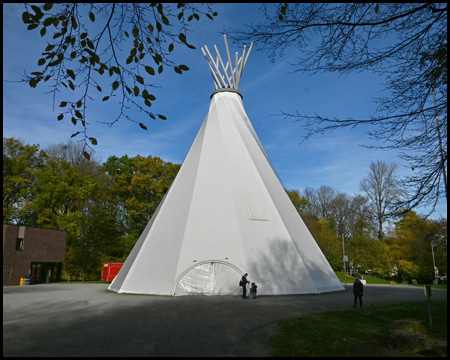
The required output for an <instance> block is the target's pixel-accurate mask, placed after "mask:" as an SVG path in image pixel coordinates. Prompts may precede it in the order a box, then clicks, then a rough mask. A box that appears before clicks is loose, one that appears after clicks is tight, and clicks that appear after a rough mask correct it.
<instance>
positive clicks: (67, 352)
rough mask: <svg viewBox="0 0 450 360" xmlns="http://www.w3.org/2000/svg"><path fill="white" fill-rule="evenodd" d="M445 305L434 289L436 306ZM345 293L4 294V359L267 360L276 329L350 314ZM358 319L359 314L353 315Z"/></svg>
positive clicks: (51, 287)
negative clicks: (229, 359)
mask: <svg viewBox="0 0 450 360" xmlns="http://www.w3.org/2000/svg"><path fill="white" fill-rule="evenodd" d="M436 298H447V291H446V290H435V289H433V296H432V299H436ZM424 299H426V298H425V296H424V291H423V288H421V287H413V286H401V285H395V286H392V285H388V286H386V285H366V286H365V289H364V297H363V301H364V305H369V304H377V303H386V302H400V301H411V300H424ZM352 305H353V296H352V292H351V286H347V290H346V291H340V292H334V293H326V294H320V295H291V296H262V297H258V298H257V299H246V300H244V299H242V298H240V297H237V296H215V297H207V296H189V297H165V296H147V295H128V294H117V293H114V292H110V291H108V290H107V285H103V284H41V285H32V286H21V287H19V286H7V287H3V356H183V357H184V356H269V355H270V353H269V350H268V349H267V348H265V347H264V346H263V345H262V341H264V340H267V339H268V338H269V336H270V335H272V334H273V333H274V331H275V329H276V323H277V322H278V321H279V320H281V319H285V318H290V317H294V316H298V315H302V314H306V313H310V312H324V311H332V310H345V309H348V308H351V306H352ZM354 311H358V309H354Z"/></svg>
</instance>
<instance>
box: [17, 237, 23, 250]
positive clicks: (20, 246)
mask: <svg viewBox="0 0 450 360" xmlns="http://www.w3.org/2000/svg"><path fill="white" fill-rule="evenodd" d="M16 250H18V251H22V250H23V239H22V238H17V240H16Z"/></svg>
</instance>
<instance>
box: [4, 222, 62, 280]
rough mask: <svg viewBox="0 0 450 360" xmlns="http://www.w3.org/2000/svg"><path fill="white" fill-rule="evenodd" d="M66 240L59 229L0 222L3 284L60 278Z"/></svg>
mask: <svg viewBox="0 0 450 360" xmlns="http://www.w3.org/2000/svg"><path fill="white" fill-rule="evenodd" d="M66 241H67V234H66V232H65V231H63V230H52V229H40V228H34V227H28V226H19V225H3V286H5V285H19V282H20V278H27V277H28V278H30V283H31V284H36V283H49V282H53V281H55V280H60V279H61V269H62V263H63V261H64V257H65V254H66Z"/></svg>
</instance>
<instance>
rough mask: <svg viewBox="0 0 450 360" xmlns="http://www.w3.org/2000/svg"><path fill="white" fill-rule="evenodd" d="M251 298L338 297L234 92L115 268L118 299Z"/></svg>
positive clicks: (217, 97)
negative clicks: (243, 287)
mask: <svg viewBox="0 0 450 360" xmlns="http://www.w3.org/2000/svg"><path fill="white" fill-rule="evenodd" d="M244 272H247V273H248V274H249V276H248V279H249V280H250V281H251V282H255V283H256V284H257V286H258V295H281V294H306V293H321V292H329V291H337V290H344V288H343V286H342V284H341V283H340V281H339V280H338V278H337V277H336V275H335V273H334V271H333V270H332V268H331V266H330V265H329V263H328V261H327V260H326V258H325V257H324V255H323V254H322V252H321V250H320V248H319V247H318V245H317V244H316V242H315V240H314V239H313V237H312V236H311V234H310V232H309V230H308V229H307V227H306V226H305V224H304V222H303V220H302V219H301V217H300V216H299V215H298V213H297V211H296V210H295V208H294V206H293V204H292V202H291V201H290V199H289V197H288V196H287V194H286V191H285V189H284V188H283V186H282V185H281V183H280V181H279V179H278V177H277V175H276V173H275V171H274V169H273V167H272V165H271V163H270V161H269V159H268V157H267V155H266V153H265V151H264V149H263V147H262V145H261V143H260V141H259V139H258V137H257V136H256V133H255V131H254V129H253V127H252V125H251V124H250V121H249V120H248V118H247V115H246V113H245V111H244V107H243V103H242V99H241V97H240V95H239V94H238V93H236V92H233V91H229V92H227V91H225V92H224V91H221V92H216V93H214V94H213V96H212V99H211V106H210V109H209V113H208V115H207V117H206V119H205V121H204V123H203V125H202V127H201V128H200V131H199V133H198V134H197V137H196V138H195V140H194V143H193V144H192V147H191V149H190V150H189V153H188V155H187V156H186V159H185V160H184V162H183V165H182V167H181V169H180V171H179V173H178V175H177V177H176V179H175V180H174V182H173V184H172V186H171V188H170V190H169V191H168V193H167V194H166V196H165V198H164V199H163V201H162V202H161V204H160V206H159V207H158V209H157V211H156V212H155V214H154V215H153V217H152V219H151V220H150V222H149V223H148V225H147V227H146V228H145V230H144V232H143V233H142V235H141V237H140V238H139V240H138V241H137V243H136V245H135V247H134V248H133V250H132V252H131V253H130V255H129V257H128V258H127V260H126V262H125V264H124V265H123V267H122V269H121V271H120V272H119V274H118V275H117V276H116V278H115V279H114V281H113V282H112V283H111V285H110V286H109V290H112V291H116V292H119V293H137V294H155V295H190V294H204V295H229V294H238V292H239V286H238V284H239V280H240V277H241V276H242V274H243V273H244Z"/></svg>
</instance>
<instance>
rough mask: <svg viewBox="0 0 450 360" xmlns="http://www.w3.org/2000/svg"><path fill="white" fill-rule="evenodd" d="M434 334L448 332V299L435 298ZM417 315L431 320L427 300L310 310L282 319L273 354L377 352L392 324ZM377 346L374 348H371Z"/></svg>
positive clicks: (304, 354) (333, 354) (310, 355)
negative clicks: (291, 317)
mask: <svg viewBox="0 0 450 360" xmlns="http://www.w3.org/2000/svg"><path fill="white" fill-rule="evenodd" d="M431 309H432V314H433V334H445V336H446V334H447V300H434V301H433V300H432V301H431ZM405 318H414V319H417V320H423V321H425V322H426V323H427V324H428V321H429V314H428V304H427V301H426V300H425V301H419V302H405V303H399V304H387V305H386V304H384V305H370V306H367V307H363V308H352V309H350V310H345V311H334V312H326V313H320V314H308V315H304V316H301V317H297V318H293V319H287V320H284V321H281V322H279V323H278V333H277V334H276V335H275V336H273V337H272V338H271V339H270V340H269V342H268V345H269V346H270V348H271V349H272V356H282V357H285V356H303V357H306V356H307V357H312V356H324V357H328V356H333V357H335V356H336V357H339V356H352V357H353V356H354V357H356V356H364V357H367V356H377V355H376V353H377V350H379V349H380V346H385V343H386V338H387V331H388V330H387V329H388V324H390V323H391V322H393V321H395V320H398V319H405ZM370 349H373V350H374V351H372V352H371V351H370Z"/></svg>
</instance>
